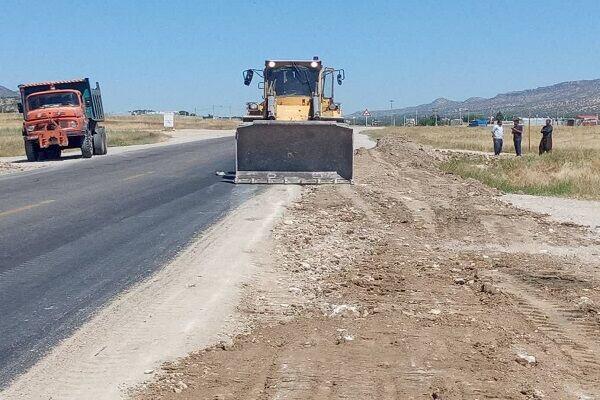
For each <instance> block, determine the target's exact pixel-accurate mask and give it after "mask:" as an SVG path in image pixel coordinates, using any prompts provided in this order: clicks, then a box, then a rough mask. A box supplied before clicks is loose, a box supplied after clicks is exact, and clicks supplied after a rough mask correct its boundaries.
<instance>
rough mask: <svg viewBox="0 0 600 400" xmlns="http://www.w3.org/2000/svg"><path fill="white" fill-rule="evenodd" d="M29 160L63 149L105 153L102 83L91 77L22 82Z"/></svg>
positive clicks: (21, 107)
mask: <svg viewBox="0 0 600 400" xmlns="http://www.w3.org/2000/svg"><path fill="white" fill-rule="evenodd" d="M19 90H20V92H21V103H20V104H19V111H20V112H21V113H23V120H24V121H23V139H24V143H25V153H26V155H27V160H29V161H38V160H41V159H44V158H46V159H52V158H59V157H60V154H61V151H62V149H65V148H80V149H81V155H82V156H83V157H84V158H89V157H91V156H92V155H93V154H96V155H103V154H106V151H107V144H106V131H105V129H104V127H102V126H100V123H101V122H102V121H104V110H103V108H102V96H101V93H100V86H99V85H98V82H96V87H95V88H92V87H91V86H90V81H89V79H88V78H85V79H76V80H71V81H56V82H42V83H28V84H23V85H19Z"/></svg>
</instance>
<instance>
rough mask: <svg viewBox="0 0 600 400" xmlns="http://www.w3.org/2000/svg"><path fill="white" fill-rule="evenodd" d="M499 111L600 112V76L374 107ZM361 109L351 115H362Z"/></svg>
mask: <svg viewBox="0 0 600 400" xmlns="http://www.w3.org/2000/svg"><path fill="white" fill-rule="evenodd" d="M467 110H468V112H469V114H483V115H486V116H487V115H495V113H497V112H498V111H501V112H502V113H504V114H514V115H520V116H527V115H532V116H556V115H561V116H567V115H575V114H581V113H594V114H596V113H600V79H588V80H578V81H566V82H560V83H557V84H554V85H550V86H541V87H538V88H535V89H525V90H518V91H511V92H506V93H499V94H497V95H496V96H494V97H490V98H484V97H470V98H468V99H466V100H464V101H456V100H451V99H447V98H444V97H439V98H437V99H435V100H434V101H432V102H431V103H427V104H421V105H417V106H411V107H404V108H397V109H392V110H373V111H370V113H371V115H372V116H373V117H375V118H380V117H386V116H391V115H395V116H400V117H402V116H405V115H406V116H414V115H415V113H418V114H419V115H421V116H425V115H432V114H434V113H436V112H437V114H438V115H440V116H446V117H453V118H458V116H459V115H460V114H463V115H464V114H465V112H467ZM361 116H362V112H361V111H357V112H355V113H353V114H350V115H349V117H361Z"/></svg>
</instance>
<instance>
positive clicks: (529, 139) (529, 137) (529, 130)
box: [527, 113, 531, 153]
mask: <svg viewBox="0 0 600 400" xmlns="http://www.w3.org/2000/svg"><path fill="white" fill-rule="evenodd" d="M527 130H528V133H527V136H528V141H529V144H528V146H527V147H528V148H529V153H531V113H529V124H528V128H527Z"/></svg>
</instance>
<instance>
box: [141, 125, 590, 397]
mask: <svg viewBox="0 0 600 400" xmlns="http://www.w3.org/2000/svg"><path fill="white" fill-rule="evenodd" d="M444 157H446V156H445V155H443V154H441V153H439V152H434V151H430V150H429V149H428V148H425V147H423V146H419V145H417V144H414V143H412V142H410V141H407V140H406V139H405V138H404V137H401V136H396V137H393V138H384V139H381V140H380V142H379V144H378V146H377V147H376V148H375V149H371V150H365V149H360V150H358V152H357V155H356V163H357V168H356V171H357V177H356V184H355V185H352V186H349V185H338V186H320V187H307V188H305V189H304V191H303V194H302V197H301V198H300V199H299V200H297V201H296V202H294V203H293V205H292V206H290V207H289V209H287V211H286V212H285V215H284V217H283V219H282V221H281V222H280V223H279V224H278V225H277V226H276V227H275V228H274V231H273V235H272V236H273V238H272V242H271V243H270V244H269V245H268V246H267V250H266V253H265V254H263V255H262V256H261V257H262V259H263V264H264V266H263V268H262V270H263V273H262V274H261V275H259V276H258V278H257V279H256V280H255V281H254V282H253V283H251V284H249V285H248V287H247V290H246V297H245V301H243V302H242V303H241V304H242V305H241V306H240V307H239V312H241V313H242V314H243V315H246V317H247V318H248V319H249V320H250V321H252V326H253V329H252V330H251V331H250V332H249V333H246V334H243V335H240V336H237V337H236V338H235V339H234V340H233V341H227V342H223V343H220V344H219V345H217V346H214V347H211V348H208V349H203V350H199V351H197V352H195V353H192V354H190V355H189V356H188V357H186V358H183V359H180V360H178V361H176V362H171V363H168V364H165V365H164V366H163V368H162V371H160V373H158V371H157V374H156V375H157V376H156V377H155V378H154V379H153V380H152V381H151V382H149V383H148V384H146V385H144V386H142V387H139V388H138V389H137V390H136V391H135V392H134V393H132V397H133V398H135V399H138V400H149V399H221V400H225V399H542V398H543V399H594V398H600V397H598V396H600V316H599V309H600V307H599V305H600V272H599V267H600V238H598V236H596V235H595V234H594V233H593V232H591V231H590V230H588V229H587V228H584V227H581V226H578V225H575V224H573V223H571V222H563V223H560V222H557V221H552V220H550V219H548V218H547V217H545V216H542V215H539V214H535V213H533V212H530V211H525V210H519V209H516V208H514V207H512V206H510V205H508V204H506V203H505V202H503V201H502V200H500V198H499V195H500V194H499V193H498V192H497V191H495V190H493V189H489V188H487V187H485V186H483V185H482V184H481V183H479V182H477V181H474V180H464V179H462V178H459V177H456V176H453V175H449V174H445V173H443V172H441V171H440V170H439V169H438V168H437V166H436V165H437V163H438V162H439V161H440V160H441V159H443V158H444Z"/></svg>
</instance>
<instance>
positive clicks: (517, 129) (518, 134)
mask: <svg viewBox="0 0 600 400" xmlns="http://www.w3.org/2000/svg"><path fill="white" fill-rule="evenodd" d="M519 122H520V121H519V118H515V120H514V121H513V123H514V125H513V127H512V134H513V143H514V145H515V153H516V154H517V157H521V139H523V125H521V124H519Z"/></svg>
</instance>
